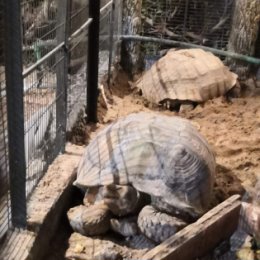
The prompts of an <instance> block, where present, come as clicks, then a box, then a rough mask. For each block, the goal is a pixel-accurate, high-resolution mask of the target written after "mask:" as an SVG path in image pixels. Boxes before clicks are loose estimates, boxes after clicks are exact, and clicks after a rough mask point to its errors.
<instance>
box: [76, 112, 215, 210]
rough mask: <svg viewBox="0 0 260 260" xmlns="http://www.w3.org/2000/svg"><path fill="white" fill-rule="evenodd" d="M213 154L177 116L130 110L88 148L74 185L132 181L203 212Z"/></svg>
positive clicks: (139, 187)
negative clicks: (129, 113)
mask: <svg viewBox="0 0 260 260" xmlns="http://www.w3.org/2000/svg"><path fill="white" fill-rule="evenodd" d="M214 174H215V158H214V155H213V153H212V152H211V150H210V148H209V146H208V144H207V142H206V140H205V139H204V138H203V137H202V136H201V135H200V134H199V132H198V131H197V130H196V129H195V127H193V126H192V124H191V123H190V122H189V121H188V120H186V119H182V118H179V117H169V116H164V115H160V114H155V113H143V112H142V113H137V114H131V115H129V116H127V117H125V118H123V119H120V120H118V121H117V122H115V123H113V124H111V125H110V126H108V127H106V128H105V129H103V130H102V131H101V132H100V133H99V134H98V135H97V136H96V138H95V139H94V140H93V141H92V142H91V143H90V144H89V145H88V146H87V148H86V150H85V153H84V155H83V157H82V159H81V161H80V163H79V167H78V172H77V180H76V181H75V183H74V184H75V185H76V186H78V187H79V188H83V189H86V188H88V187H92V186H101V185H109V184H120V185H128V184H131V185H133V186H134V187H135V188H136V189H137V190H139V191H141V192H145V193H147V194H149V195H151V196H156V197H158V198H161V199H162V200H163V201H164V202H165V203H167V204H169V205H171V206H173V207H175V208H176V207H177V208H178V209H182V210H186V211H189V210H193V211H194V210H195V212H196V213H198V214H201V213H203V212H204V211H205V210H206V208H207V206H208V203H209V198H210V195H211V192H212V188H213V182H214Z"/></svg>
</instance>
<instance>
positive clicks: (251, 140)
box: [71, 71, 260, 206]
mask: <svg viewBox="0 0 260 260" xmlns="http://www.w3.org/2000/svg"><path fill="white" fill-rule="evenodd" d="M251 83H252V82H251ZM242 90H243V91H242V96H243V97H240V98H235V99H232V100H231V101H229V102H228V101H227V100H226V99H225V98H223V97H221V98H217V99H214V100H210V101H208V102H206V103H205V104H203V105H198V106H197V107H196V108H195V109H194V110H193V111H191V112H182V113H177V112H172V111H168V110H166V109H164V108H160V107H158V106H156V105H152V104H149V103H148V102H147V101H145V100H144V99H143V98H142V97H141V96H140V95H139V94H137V93H135V92H134V91H133V90H131V87H130V85H129V82H128V77H127V75H126V74H125V73H124V72H122V71H120V72H118V73H117V76H116V77H115V80H114V82H113V85H112V86H111V91H110V93H108V91H106V97H107V99H108V106H109V108H108V109H106V108H105V105H104V102H103V100H102V99H100V102H99V110H98V111H99V123H98V124H96V125H87V126H86V125H85V122H84V120H85V119H84V118H83V116H81V117H80V119H79V122H78V124H77V127H75V128H74V129H73V135H72V136H73V138H72V139H71V140H72V141H74V142H76V143H78V144H83V143H85V144H87V143H88V142H89V141H90V140H91V138H93V137H94V136H95V134H96V133H97V131H98V130H100V129H101V128H103V127H105V126H106V125H107V124H109V123H111V122H113V121H114V120H117V119H118V118H120V117H123V116H126V115H128V114H130V113H134V112H140V111H146V112H149V111H150V112H156V113H163V114H166V115H169V116H181V117H184V118H188V119H190V120H191V121H192V122H193V123H194V124H195V126H196V127H197V128H198V129H199V131H200V132H201V133H202V134H203V136H205V137H206V139H207V140H208V142H209V143H210V145H211V146H212V148H213V150H214V152H215V154H216V161H217V173H216V184H215V194H214V198H213V201H212V206H213V205H216V204H218V203H219V202H221V201H223V200H224V199H226V198H227V197H229V196H230V195H233V194H236V193H239V194H243V193H244V189H247V187H252V186H254V185H255V183H256V179H257V178H260V88H255V87H254V84H250V87H248V86H247V87H246V88H243V89H242Z"/></svg>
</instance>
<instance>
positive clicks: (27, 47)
mask: <svg viewBox="0 0 260 260" xmlns="http://www.w3.org/2000/svg"><path fill="white" fill-rule="evenodd" d="M64 4H65V2H64ZM57 7H58V1H57V0H56V1H54V0H44V1H42V0H26V1H22V2H21V9H22V13H21V16H22V22H23V66H24V98H23V99H24V121H25V137H24V141H25V159H26V195H27V197H28V196H29V195H30V194H31V192H32V191H33V189H34V188H35V186H36V185H37V183H38V181H39V180H40V178H41V177H42V175H43V174H44V172H45V171H46V169H47V167H48V166H49V164H50V163H51V162H52V160H53V159H54V158H55V157H56V155H57V154H58V153H59V152H60V150H61V144H60V143H58V141H57V136H58V134H57V133H59V131H60V127H61V126H60V125H58V124H57V116H60V115H57V104H58V103H59V101H60V99H61V97H62V95H63V93H62V91H61V89H62V88H60V87H58V85H57V84H58V69H59V66H60V65H61V63H62V62H63V61H64V53H63V52H64V50H63V48H59V46H60V44H61V43H60V42H61V40H60V39H58V37H59V35H58V34H59V30H62V27H63V26H64V24H65V21H64V19H63V22H61V21H62V19H59V17H57V16H58V10H57ZM62 15H64V17H65V14H62ZM64 37H65V35H64ZM54 48H56V51H54ZM44 58H45V59H44ZM41 59H44V61H42V62H41V63H40V64H39V65H37V62H39V61H40V60H41ZM28 70H29V71H28Z"/></svg>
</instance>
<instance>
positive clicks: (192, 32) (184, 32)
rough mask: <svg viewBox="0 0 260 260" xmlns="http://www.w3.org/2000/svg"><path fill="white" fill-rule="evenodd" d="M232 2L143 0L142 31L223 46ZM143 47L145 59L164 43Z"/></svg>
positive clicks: (226, 41) (155, 53)
mask: <svg viewBox="0 0 260 260" xmlns="http://www.w3.org/2000/svg"><path fill="white" fill-rule="evenodd" d="M233 5H234V1H233V0H213V1H201V0H186V1H182V0H155V1H149V0H144V1H143V7H142V18H143V29H142V35H144V36H151V37H156V38H166V39H172V40H179V41H184V42H189V43H195V44H199V45H205V46H209V47H213V48H216V49H221V50H226V49H227V44H228V40H229V35H230V29H231V19H232V12H233ZM143 48H144V51H145V55H146V56H147V60H148V61H147V62H148V63H149V59H153V58H155V59H157V58H158V57H157V56H158V55H160V50H162V49H164V48H168V47H167V46H163V45H160V44H151V43H146V44H143ZM148 66H149V65H148Z"/></svg>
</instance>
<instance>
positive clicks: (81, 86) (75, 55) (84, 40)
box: [67, 0, 89, 130]
mask: <svg viewBox="0 0 260 260" xmlns="http://www.w3.org/2000/svg"><path fill="white" fill-rule="evenodd" d="M88 11H89V4H88V1H84V3H82V4H79V3H78V1H75V0H72V1H71V13H70V17H71V18H70V36H71V35H72V34H73V33H75V32H76V31H77V30H78V29H79V28H81V27H82V26H83V25H84V24H85V23H86V22H87V21H88V18H89V14H88ZM87 47H88V26H87V27H85V29H84V30H82V31H81V32H80V33H79V34H78V35H76V36H75V37H73V39H72V40H71V42H70V45H69V86H68V106H67V108H68V114H67V119H68V123H67V130H71V128H72V127H73V125H74V123H75V122H76V119H77V116H78V113H79V111H80V110H81V109H82V108H83V107H84V106H85V105H86V95H87V94H86V91H87V82H86V72H87V52H88V48H87Z"/></svg>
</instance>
